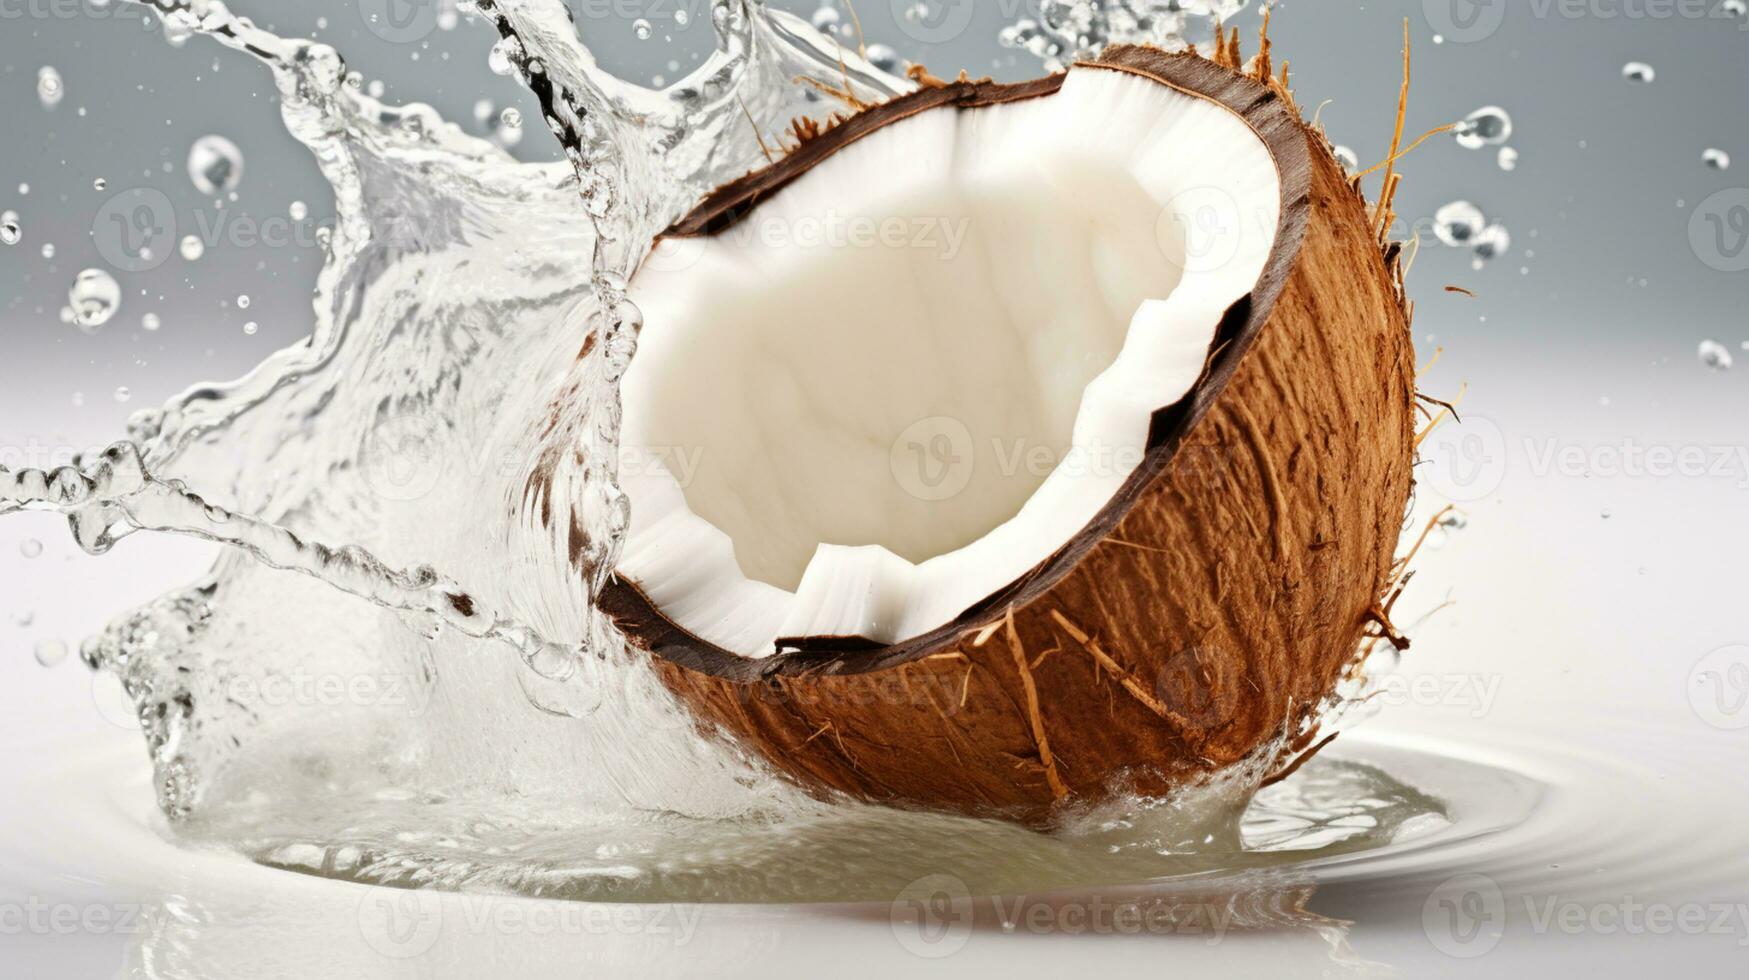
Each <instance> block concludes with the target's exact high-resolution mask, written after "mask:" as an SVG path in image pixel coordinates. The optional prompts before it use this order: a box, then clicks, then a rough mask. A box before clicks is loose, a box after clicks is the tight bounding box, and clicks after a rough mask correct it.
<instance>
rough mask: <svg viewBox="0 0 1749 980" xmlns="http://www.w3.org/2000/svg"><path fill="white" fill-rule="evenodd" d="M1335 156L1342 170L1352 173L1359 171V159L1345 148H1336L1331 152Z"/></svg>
mask: <svg viewBox="0 0 1749 980" xmlns="http://www.w3.org/2000/svg"><path fill="white" fill-rule="evenodd" d="M1331 152H1332V153H1334V154H1335V155H1336V162H1337V163H1340V164H1342V169H1344V170H1347V171H1349V172H1353V171H1356V170H1359V169H1360V157H1359V156H1357V155H1356V154H1355V152H1354V151H1353V150H1351V149H1349V148H1348V147H1346V146H1338V147H1336V148H1335V149H1334V150H1332V151H1331Z"/></svg>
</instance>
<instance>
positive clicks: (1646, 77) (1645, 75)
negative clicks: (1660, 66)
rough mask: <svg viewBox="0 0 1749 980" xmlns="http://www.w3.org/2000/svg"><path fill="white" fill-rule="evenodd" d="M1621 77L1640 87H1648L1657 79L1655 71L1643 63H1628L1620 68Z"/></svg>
mask: <svg viewBox="0 0 1749 980" xmlns="http://www.w3.org/2000/svg"><path fill="white" fill-rule="evenodd" d="M1621 77H1623V78H1625V79H1627V80H1628V81H1630V82H1634V83H1636V84H1640V85H1650V84H1652V82H1654V81H1656V80H1657V78H1658V71H1657V69H1655V68H1653V67H1652V66H1651V65H1648V64H1646V63H1645V62H1644V61H1630V62H1628V63H1627V64H1625V65H1623V66H1622V69H1621Z"/></svg>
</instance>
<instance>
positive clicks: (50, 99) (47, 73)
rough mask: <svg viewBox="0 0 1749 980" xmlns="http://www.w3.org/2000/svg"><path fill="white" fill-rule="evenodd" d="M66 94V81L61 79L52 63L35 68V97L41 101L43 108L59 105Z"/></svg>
mask: <svg viewBox="0 0 1749 980" xmlns="http://www.w3.org/2000/svg"><path fill="white" fill-rule="evenodd" d="M66 94H67V86H66V83H65V82H63V81H61V73H60V72H58V71H56V70H55V66H54V65H44V66H42V67H41V68H38V69H37V70H36V97H37V99H38V100H39V101H41V102H42V104H43V108H44V109H53V108H54V107H55V106H58V105H60V104H61V99H62V98H63V97H65V96H66Z"/></svg>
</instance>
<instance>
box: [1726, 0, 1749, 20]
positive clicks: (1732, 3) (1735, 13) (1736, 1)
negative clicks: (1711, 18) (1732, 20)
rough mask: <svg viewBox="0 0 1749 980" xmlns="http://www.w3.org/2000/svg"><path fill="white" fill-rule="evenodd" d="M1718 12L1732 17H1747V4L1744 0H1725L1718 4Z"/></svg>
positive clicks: (1748, 8)
mask: <svg viewBox="0 0 1749 980" xmlns="http://www.w3.org/2000/svg"><path fill="white" fill-rule="evenodd" d="M1719 10H1720V12H1722V13H1725V14H1729V15H1730V16H1732V17H1749V3H1745V2H1744V0H1725V2H1724V3H1721V4H1719Z"/></svg>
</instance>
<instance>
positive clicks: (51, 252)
mask: <svg viewBox="0 0 1749 980" xmlns="http://www.w3.org/2000/svg"><path fill="white" fill-rule="evenodd" d="M42 257H43V258H45V259H52V258H54V257H55V243H54V242H43V247H42Z"/></svg>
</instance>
